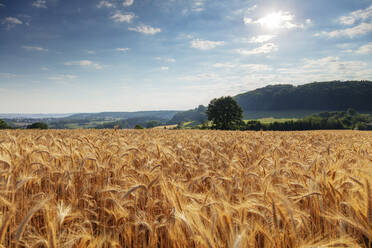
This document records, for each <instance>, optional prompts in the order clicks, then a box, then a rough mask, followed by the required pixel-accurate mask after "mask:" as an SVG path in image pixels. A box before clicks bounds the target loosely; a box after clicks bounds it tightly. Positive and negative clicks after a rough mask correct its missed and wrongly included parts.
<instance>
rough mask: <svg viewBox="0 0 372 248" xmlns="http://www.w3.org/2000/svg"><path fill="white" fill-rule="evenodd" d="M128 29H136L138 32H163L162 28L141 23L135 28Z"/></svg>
mask: <svg viewBox="0 0 372 248" xmlns="http://www.w3.org/2000/svg"><path fill="white" fill-rule="evenodd" d="M128 30H130V31H135V32H138V33H143V34H157V33H160V32H161V29H160V28H153V27H151V26H148V25H143V24H141V25H139V26H137V27H135V28H128Z"/></svg>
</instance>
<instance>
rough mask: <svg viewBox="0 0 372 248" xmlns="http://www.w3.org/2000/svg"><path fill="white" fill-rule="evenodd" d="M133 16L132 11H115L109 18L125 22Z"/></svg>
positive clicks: (130, 20)
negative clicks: (125, 12)
mask: <svg viewBox="0 0 372 248" xmlns="http://www.w3.org/2000/svg"><path fill="white" fill-rule="evenodd" d="M134 17H135V15H134V14H132V13H127V14H122V13H120V12H116V13H115V14H114V15H112V16H111V17H110V18H111V19H112V20H114V22H126V23H131V22H132V20H133V18H134Z"/></svg>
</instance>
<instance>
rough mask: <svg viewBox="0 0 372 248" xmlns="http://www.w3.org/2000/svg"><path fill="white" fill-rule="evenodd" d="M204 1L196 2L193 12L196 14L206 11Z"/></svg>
mask: <svg viewBox="0 0 372 248" xmlns="http://www.w3.org/2000/svg"><path fill="white" fill-rule="evenodd" d="M204 2H205V1H204V0H194V2H193V5H192V7H191V10H192V11H194V12H201V11H203V10H204Z"/></svg>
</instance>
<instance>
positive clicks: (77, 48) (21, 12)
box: [0, 0, 372, 113]
mask: <svg viewBox="0 0 372 248" xmlns="http://www.w3.org/2000/svg"><path fill="white" fill-rule="evenodd" d="M371 54H372V1H370V0H369V1H367V0H311V1H308V0H306V1H305V0H302V1H300V0H282V1H270V0H265V1H258V0H226V1H225V0H89V1H82V0H64V1H62V0H0V99H1V100H0V103H1V104H0V113H71V112H101V111H137V110H159V109H175V110H182V109H189V108H194V107H196V106H197V105H199V104H208V102H209V101H210V100H211V99H212V98H215V97H220V96H223V95H235V94H238V93H242V92H245V91H247V90H252V89H255V88H258V87H263V86H265V85H268V84H278V83H290V84H296V85H298V84H304V83H310V82H314V81H324V80H352V79H356V80H372V59H371V58H372V56H371Z"/></svg>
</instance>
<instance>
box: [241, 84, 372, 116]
mask: <svg viewBox="0 0 372 248" xmlns="http://www.w3.org/2000/svg"><path fill="white" fill-rule="evenodd" d="M235 99H236V100H237V102H238V103H239V105H240V106H241V107H242V108H243V110H244V111H288V110H294V111H298V110H300V111H308V110H319V111H330V110H332V111H336V110H346V109H348V108H353V109H355V110H357V111H372V82H371V81H345V82H342V81H332V82H319V83H310V84H304V85H299V86H293V85H289V84H285V85H269V86H266V87H264V88H260V89H256V90H253V91H248V92H246V93H243V94H239V95H237V96H235Z"/></svg>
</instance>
